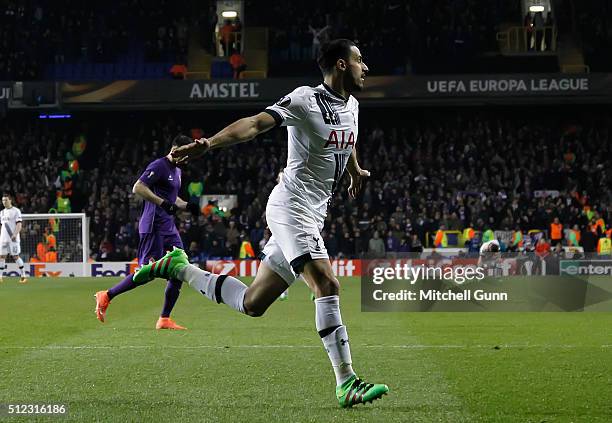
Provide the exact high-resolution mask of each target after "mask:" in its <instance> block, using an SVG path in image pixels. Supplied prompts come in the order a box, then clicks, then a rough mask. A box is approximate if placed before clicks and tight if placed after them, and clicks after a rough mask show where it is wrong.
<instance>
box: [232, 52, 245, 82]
mask: <svg viewBox="0 0 612 423" xmlns="http://www.w3.org/2000/svg"><path fill="white" fill-rule="evenodd" d="M229 61H230V64H231V65H232V69H233V70H234V79H240V74H241V73H242V71H244V70H245V69H246V67H247V65H246V62H245V61H244V57H242V54H240V52H239V51H238V50H234V51H233V52H232V55H231V56H230V59H229Z"/></svg>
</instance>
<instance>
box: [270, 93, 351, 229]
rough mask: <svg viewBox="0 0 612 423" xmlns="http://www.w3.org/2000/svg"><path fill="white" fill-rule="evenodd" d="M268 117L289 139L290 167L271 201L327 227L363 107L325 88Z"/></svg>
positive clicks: (293, 97)
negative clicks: (303, 212)
mask: <svg viewBox="0 0 612 423" xmlns="http://www.w3.org/2000/svg"><path fill="white" fill-rule="evenodd" d="M265 111H266V112H267V113H269V114H270V115H272V116H273V117H274V119H275V120H276V123H277V124H278V125H281V126H287V127H288V128H287V132H288V135H289V140H288V142H289V145H288V155H287V167H285V169H284V171H283V176H282V178H281V181H280V182H279V184H278V185H277V186H276V187H275V188H274V190H273V191H272V194H271V195H270V199H269V200H268V201H269V202H271V203H272V204H275V203H276V204H284V205H291V204H295V205H296V206H298V207H301V208H302V209H304V208H305V209H306V210H309V211H312V212H313V217H314V218H315V219H316V220H317V221H319V222H322V221H323V220H324V219H325V216H326V214H327V204H328V202H329V200H330V198H331V195H332V193H333V192H334V190H336V189H337V185H338V183H339V181H340V178H341V177H342V174H343V173H344V169H345V168H346V164H347V163H348V159H349V157H350V155H351V152H352V151H353V148H354V147H355V144H356V143H357V135H358V123H359V102H358V101H357V99H355V97H353V96H350V97H349V98H348V100H347V99H344V98H342V96H340V94H338V93H337V92H335V91H334V90H332V89H331V88H330V87H329V86H327V85H326V84H321V85H318V86H316V87H307V86H304V87H298V88H296V89H295V90H294V91H293V92H291V93H290V94H289V95H287V96H285V97H283V98H281V99H280V100H279V101H278V102H277V103H276V104H274V105H272V106H270V107H268V108H266V109H265ZM304 206H305V207H304Z"/></svg>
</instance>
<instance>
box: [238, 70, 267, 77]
mask: <svg viewBox="0 0 612 423" xmlns="http://www.w3.org/2000/svg"><path fill="white" fill-rule="evenodd" d="M267 77H268V75H267V72H266V71H262V70H243V71H242V72H241V73H240V79H265V78H267Z"/></svg>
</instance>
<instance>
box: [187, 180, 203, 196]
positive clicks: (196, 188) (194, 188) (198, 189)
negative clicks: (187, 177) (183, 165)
mask: <svg viewBox="0 0 612 423" xmlns="http://www.w3.org/2000/svg"><path fill="white" fill-rule="evenodd" d="M202 192H204V184H203V183H202V182H190V183H189V185H187V193H188V194H189V196H190V197H199V196H200V195H202Z"/></svg>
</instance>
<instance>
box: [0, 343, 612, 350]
mask: <svg viewBox="0 0 612 423" xmlns="http://www.w3.org/2000/svg"><path fill="white" fill-rule="evenodd" d="M495 347H499V349H524V348H530V349H535V348H597V346H596V345H594V346H589V345H550V344H547V345H536V344H533V345H530V344H527V345H514V344H500V345H421V344H407V345H358V346H356V347H355V348H357V349H359V348H371V349H387V348H394V349H434V350H435V349H494V348H495ZM155 348H163V349H174V350H197V349H219V350H223V349H231V348H240V349H308V348H316V349H319V348H321V346H319V345H184V346H181V345H45V346H19V345H10V346H0V350H111V349H113V350H145V349H155ZM600 348H612V345H601V346H600Z"/></svg>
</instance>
